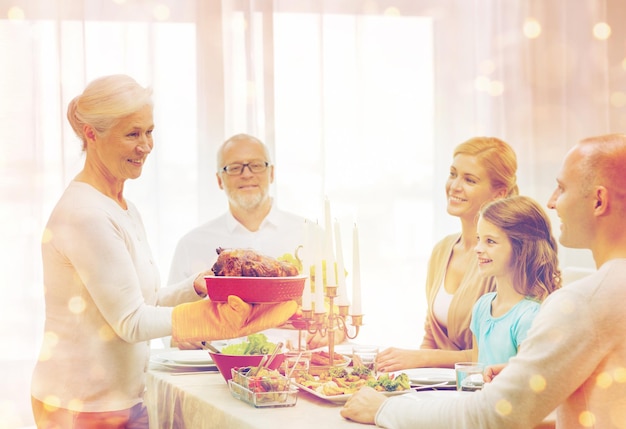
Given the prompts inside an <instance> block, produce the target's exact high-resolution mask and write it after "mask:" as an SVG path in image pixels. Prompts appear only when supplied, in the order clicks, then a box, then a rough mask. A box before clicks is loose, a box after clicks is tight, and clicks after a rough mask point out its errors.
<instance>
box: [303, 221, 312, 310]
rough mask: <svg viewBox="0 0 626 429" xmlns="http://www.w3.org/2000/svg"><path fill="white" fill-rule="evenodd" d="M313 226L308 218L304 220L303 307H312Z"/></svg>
mask: <svg viewBox="0 0 626 429" xmlns="http://www.w3.org/2000/svg"><path fill="white" fill-rule="evenodd" d="M310 229H311V227H310V225H309V222H308V221H307V220H305V221H304V246H303V249H302V274H304V275H305V276H306V279H305V280H304V291H303V292H302V309H303V310H310V309H311V237H310V235H311V231H310Z"/></svg>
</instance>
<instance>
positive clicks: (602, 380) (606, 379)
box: [596, 371, 613, 389]
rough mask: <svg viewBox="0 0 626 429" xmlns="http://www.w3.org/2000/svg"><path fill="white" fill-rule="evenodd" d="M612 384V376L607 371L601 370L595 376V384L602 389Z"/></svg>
mask: <svg viewBox="0 0 626 429" xmlns="http://www.w3.org/2000/svg"><path fill="white" fill-rule="evenodd" d="M611 384H613V377H611V374H609V373H608V372H606V371H605V372H601V373H600V374H598V376H597V377H596V386H598V387H601V388H603V389H608V388H609V387H611Z"/></svg>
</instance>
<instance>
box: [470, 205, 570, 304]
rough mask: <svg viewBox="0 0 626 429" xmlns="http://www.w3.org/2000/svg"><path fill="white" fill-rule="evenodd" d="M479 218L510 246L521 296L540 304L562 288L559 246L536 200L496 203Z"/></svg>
mask: <svg viewBox="0 0 626 429" xmlns="http://www.w3.org/2000/svg"><path fill="white" fill-rule="evenodd" d="M480 216H481V217H482V218H483V219H484V220H486V221H487V222H489V223H491V224H493V225H495V226H496V227H498V228H500V229H501V230H502V231H504V233H505V234H506V235H507V237H508V238H509V240H510V242H511V247H512V249H513V252H512V255H511V260H512V261H515V263H514V264H513V266H514V271H515V272H514V273H513V284H514V285H515V289H516V290H517V292H518V293H521V294H523V295H526V296H529V297H532V298H536V299H538V300H540V301H541V300H543V299H545V298H546V297H547V296H548V295H549V294H550V293H552V292H554V291H555V290H556V289H558V288H559V287H561V272H560V270H559V260H558V256H557V253H558V246H557V242H556V240H555V239H554V237H553V235H552V227H551V225H550V219H549V218H548V216H547V215H546V212H545V211H544V210H543V209H542V208H541V206H540V205H539V204H538V203H537V202H536V201H535V200H533V199H532V198H529V197H525V196H521V195H516V196H512V197H508V198H501V199H497V200H494V201H492V202H490V203H488V204H487V205H485V207H483V209H482V210H481V212H480Z"/></svg>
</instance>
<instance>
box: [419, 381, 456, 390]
mask: <svg viewBox="0 0 626 429" xmlns="http://www.w3.org/2000/svg"><path fill="white" fill-rule="evenodd" d="M442 386H452V384H450V382H449V381H444V382H441V383H436V384H414V385H413V386H411V389H413V390H421V389H434V388H435V387H442Z"/></svg>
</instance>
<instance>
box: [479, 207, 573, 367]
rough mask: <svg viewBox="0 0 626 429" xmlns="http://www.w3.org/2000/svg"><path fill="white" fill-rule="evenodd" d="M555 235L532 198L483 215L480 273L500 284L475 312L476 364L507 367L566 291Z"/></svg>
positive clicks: (486, 210) (484, 212)
mask: <svg viewBox="0 0 626 429" xmlns="http://www.w3.org/2000/svg"><path fill="white" fill-rule="evenodd" d="M551 231H552V230H551V227H550V220H549V218H548V217H547V215H546V213H545V211H544V210H543V209H542V208H541V206H539V204H537V202H535V201H534V200H533V199H531V198H528V197H524V196H514V197H509V198H504V199H500V200H496V201H493V202H491V203H489V204H488V205H486V206H485V207H484V208H483V209H482V210H481V212H480V217H479V219H478V224H477V229H476V232H477V235H478V244H477V245H476V253H477V255H478V268H479V271H480V273H481V274H482V275H484V276H493V277H494V278H495V280H496V291H495V292H488V293H486V294H485V295H483V296H482V297H481V298H480V299H479V300H478V301H476V304H474V308H473V310H472V321H471V324H470V328H471V330H472V333H473V335H474V347H473V358H474V360H477V361H478V362H481V363H483V364H485V365H495V364H502V363H506V362H507V361H508V360H509V358H510V357H512V356H514V355H515V354H516V353H517V351H518V349H519V347H520V345H521V343H522V341H523V340H524V339H525V338H526V333H527V331H528V329H529V328H530V325H531V324H532V321H533V319H534V318H535V315H536V314H537V312H538V311H539V306H540V303H541V301H543V299H544V298H546V296H548V294H550V293H551V292H553V291H555V290H556V289H558V288H559V287H560V285H561V274H560V272H559V269H558V258H557V243H556V240H555V239H554V237H553V236H552V232H551Z"/></svg>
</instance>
